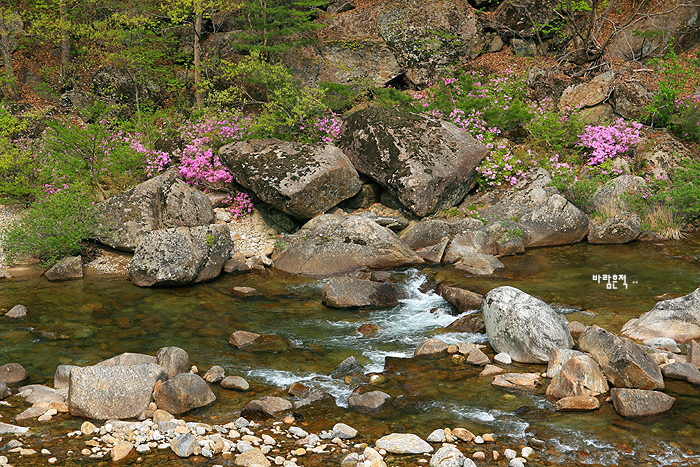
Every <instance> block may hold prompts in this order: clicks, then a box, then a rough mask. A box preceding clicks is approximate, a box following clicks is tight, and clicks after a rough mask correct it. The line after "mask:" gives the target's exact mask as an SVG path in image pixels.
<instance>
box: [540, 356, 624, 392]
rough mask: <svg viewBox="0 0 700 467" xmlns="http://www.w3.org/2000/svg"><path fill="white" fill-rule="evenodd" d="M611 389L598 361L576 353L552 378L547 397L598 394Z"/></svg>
mask: <svg viewBox="0 0 700 467" xmlns="http://www.w3.org/2000/svg"><path fill="white" fill-rule="evenodd" d="M609 389H610V388H609V387H608V381H607V380H606V379H605V375H603V372H602V371H601V370H600V367H599V366H598V364H597V363H596V361H595V360H593V359H592V358H591V357H589V356H588V355H575V356H573V357H571V358H570V359H569V360H567V361H566V363H564V365H562V367H561V371H560V372H559V373H557V374H556V375H555V376H554V377H553V378H552V381H551V383H550V384H549V386H548V387H547V397H551V398H554V399H562V398H564V397H572V396H598V395H600V394H604V393H606V392H608V390H609Z"/></svg>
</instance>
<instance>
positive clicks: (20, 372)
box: [0, 363, 29, 385]
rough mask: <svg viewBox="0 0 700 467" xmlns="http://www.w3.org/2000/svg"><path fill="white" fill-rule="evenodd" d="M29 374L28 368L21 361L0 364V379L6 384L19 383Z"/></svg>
mask: <svg viewBox="0 0 700 467" xmlns="http://www.w3.org/2000/svg"><path fill="white" fill-rule="evenodd" d="M28 376H29V375H28V374H27V370H25V369H24V367H23V366H22V365H20V364H19V363H6V364H4V365H2V366H0V381H2V382H3V383H5V384H9V385H13V384H19V383H21V382H22V381H24V380H25V379H27V377H28Z"/></svg>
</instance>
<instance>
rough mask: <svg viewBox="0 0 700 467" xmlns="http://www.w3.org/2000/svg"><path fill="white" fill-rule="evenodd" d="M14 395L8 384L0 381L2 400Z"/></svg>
mask: <svg viewBox="0 0 700 467" xmlns="http://www.w3.org/2000/svg"><path fill="white" fill-rule="evenodd" d="M11 395H12V391H10V388H8V387H7V384H5V383H3V382H2V381H0V400H1V399H5V398H8V397H10V396H11Z"/></svg>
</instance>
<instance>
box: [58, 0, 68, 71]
mask: <svg viewBox="0 0 700 467" xmlns="http://www.w3.org/2000/svg"><path fill="white" fill-rule="evenodd" d="M60 10H61V79H62V80H65V79H66V77H67V76H68V66H69V65H70V31H69V30H68V5H67V4H66V1H65V0H64V1H62V2H61V3H60Z"/></svg>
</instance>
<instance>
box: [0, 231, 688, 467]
mask: <svg viewBox="0 0 700 467" xmlns="http://www.w3.org/2000/svg"><path fill="white" fill-rule="evenodd" d="M501 261H502V262H503V263H504V264H505V265H506V270H505V271H503V272H501V273H499V274H497V275H494V276H491V277H473V276H470V275H468V274H466V273H463V272H460V271H458V270H455V269H453V268H450V267H444V266H435V267H426V268H423V269H409V270H400V271H395V272H394V278H395V280H397V281H399V282H400V283H401V284H403V287H405V289H406V290H407V292H408V294H409V298H408V299H406V300H403V301H402V302H401V303H400V304H399V305H398V306H396V307H393V308H390V309H379V310H369V311H348V310H335V309H331V308H327V307H325V306H324V305H322V304H321V293H320V289H321V286H322V285H323V281H319V280H315V279H310V278H300V277H293V276H289V275H285V274H281V273H278V272H275V271H272V272H269V273H266V274H251V275H244V276H222V277H220V278H219V279H217V280H216V281H214V282H212V283H208V284H201V285H197V286H192V287H186V288H176V289H148V288H138V287H135V286H133V285H132V284H131V283H130V282H129V281H128V279H127V278H125V277H111V278H110V277H89V278H86V279H84V280H80V281H73V282H67V283H58V284H52V283H49V282H48V281H46V280H45V279H44V278H37V277H21V276H20V277H16V278H14V279H11V280H4V281H1V282H0V308H7V309H9V308H11V307H12V306H14V305H16V304H18V303H22V304H24V305H26V306H27V308H28V309H29V315H28V316H27V318H25V319H24V320H10V319H8V318H5V317H0V321H1V323H0V364H4V363H8V362H18V363H21V364H22V365H23V366H24V367H25V368H26V369H27V371H28V372H29V374H30V379H29V381H28V382H27V384H30V383H32V384H33V383H38V384H47V385H49V386H52V382H53V375H54V372H55V369H56V366H58V365H60V364H74V365H90V364H94V363H96V362H98V361H100V360H103V359H106V358H109V357H112V356H114V355H117V354H119V353H122V352H140V353H148V354H151V355H154V354H155V352H156V351H157V350H158V349H159V348H160V347H164V346H178V347H182V348H183V349H185V350H187V352H188V353H189V355H190V360H191V362H192V363H193V364H195V365H197V366H198V367H199V369H200V373H201V374H203V372H204V371H206V370H207V369H208V368H209V367H210V366H212V365H220V366H222V367H223V368H224V369H225V370H226V374H227V375H239V376H243V377H245V378H246V379H247V380H248V381H249V382H250V383H251V390H250V391H247V392H245V393H238V392H236V391H227V390H224V389H221V388H219V387H218V385H215V387H214V388H213V389H214V391H215V393H216V395H217V401H216V402H215V403H214V404H212V405H211V406H209V407H206V408H203V409H200V410H197V411H195V412H192V413H189V414H186V415H185V417H184V418H185V419H187V420H198V421H206V422H208V423H226V422H228V421H233V420H235V418H237V416H238V412H240V410H241V408H242V407H243V406H244V405H245V404H246V403H247V402H248V401H249V400H251V399H255V398H260V397H262V396H265V395H270V394H275V393H277V392H278V391H279V389H280V388H284V387H286V386H287V385H289V384H291V383H293V382H297V381H300V382H303V383H304V384H306V385H307V386H312V387H316V388H319V389H322V390H324V391H327V392H329V393H331V394H332V395H333V396H334V398H335V400H336V403H337V405H338V406H339V407H338V408H318V409H312V411H311V412H310V413H308V414H305V419H304V420H305V421H304V423H305V426H307V427H308V428H305V429H311V430H319V431H320V430H322V429H330V428H331V427H332V426H333V424H334V423H336V422H338V421H343V422H345V423H348V424H350V425H351V426H355V427H356V428H357V429H358V430H359V431H360V434H361V435H362V437H363V439H365V440H368V441H371V440H374V439H376V438H377V437H379V436H381V435H384V434H388V433H390V432H411V433H416V434H418V435H419V436H421V437H423V438H425V437H427V435H428V434H430V432H432V431H433V430H434V429H437V428H444V427H456V426H464V427H466V428H468V429H470V430H471V431H473V432H474V433H487V432H490V433H494V434H496V436H497V438H498V440H499V442H500V443H501V444H502V445H505V446H518V445H526V444H527V445H532V440H533V438H534V439H536V440H542V441H544V444H543V445H540V447H539V451H538V452H539V455H538V461H536V462H534V463H532V462H531V463H530V465H624V466H636V465H649V466H652V465H700V394H699V390H698V388H697V387H694V386H691V385H689V384H687V383H685V382H679V381H673V380H667V388H666V391H665V392H667V393H668V394H670V395H671V396H673V397H675V398H676V402H675V404H674V407H673V409H672V411H671V412H670V413H668V414H664V415H662V416H658V417H653V418H645V419H639V420H635V419H629V420H628V419H624V418H622V417H620V416H619V415H617V413H616V412H615V411H614V409H613V408H612V404H610V403H609V402H603V403H602V407H601V409H599V410H597V411H594V412H588V413H558V412H554V410H553V404H552V403H551V402H550V401H548V400H547V399H546V398H545V396H544V392H545V389H546V386H547V382H545V384H543V386H542V387H541V388H539V389H538V390H537V391H536V392H508V391H503V390H499V389H495V388H492V387H491V384H490V383H491V380H492V378H478V376H477V375H478V373H479V372H480V369H479V368H476V367H471V366H470V365H467V364H463V365H455V364H453V363H452V361H451V359H450V358H449V357H445V358H440V359H411V358H408V357H411V356H412V354H413V350H414V349H415V347H416V346H417V345H418V344H419V343H421V342H422V341H423V340H425V339H426V338H428V337H438V338H440V339H442V340H444V341H445V342H447V343H456V342H460V341H467V342H474V343H484V342H487V338H486V335H484V334H469V333H455V332H449V331H448V330H447V329H445V327H446V326H447V325H448V324H450V323H451V322H452V321H454V320H455V319H456V318H457V317H458V316H460V315H459V313H457V312H456V311H455V309H454V308H453V307H452V306H451V305H449V304H448V303H447V302H446V301H444V300H443V299H442V298H441V297H440V296H438V295H436V294H435V293H434V292H433V289H434V286H435V284H436V283H437V282H439V281H446V282H447V283H448V284H449V285H453V286H457V287H464V288H468V289H470V290H473V291H475V292H479V293H482V294H485V293H487V292H488V291H489V290H491V289H492V288H494V287H498V286H501V285H511V286H513V287H517V288H519V289H521V290H523V291H525V292H527V293H529V294H532V295H535V296H537V297H538V298H541V299H542V300H544V301H545V302H547V303H549V304H552V305H553V306H554V307H555V309H557V310H558V311H560V312H562V313H565V314H566V316H567V318H568V319H569V320H570V321H571V320H578V321H580V322H582V323H584V324H586V325H590V324H597V325H599V326H601V327H604V328H606V329H608V330H611V331H614V332H616V333H619V331H620V329H621V327H622V325H623V324H624V323H625V322H627V321H628V320H629V319H631V318H636V317H638V316H639V315H640V314H642V313H644V312H646V311H648V310H649V309H651V307H653V305H654V304H655V303H656V299H655V297H658V296H661V295H663V294H670V295H671V296H674V297H675V296H680V295H685V294H688V293H690V292H692V291H693V290H695V289H696V288H697V287H698V286H700V236H698V235H694V236H691V237H689V238H687V239H685V240H684V241H682V242H664V243H633V244H629V245H612V246H599V245H589V244H587V243H582V244H578V245H573V246H566V247H552V248H541V249H532V250H528V251H527V252H526V253H525V254H522V255H518V256H513V257H506V258H501ZM598 275H600V276H603V275H610V276H612V275H616V276H622V275H624V276H625V281H626V284H627V285H626V286H625V285H624V284H623V281H622V280H620V278H619V277H618V281H617V283H616V284H614V286H613V285H611V286H608V285H607V282H606V281H604V280H600V281H597V280H594V279H593V276H598ZM235 286H246V287H254V288H256V289H257V290H258V291H260V292H261V294H260V295H258V296H255V297H248V298H238V297H236V296H235V295H234V294H233V293H232V292H231V288H232V287H235ZM613 287H617V288H613ZM363 324H375V325H377V326H378V332H377V333H376V335H374V336H371V337H365V336H362V335H361V334H360V333H359V332H357V329H358V328H359V327H360V326H361V325H363ZM235 330H246V331H251V332H258V333H261V334H278V335H280V336H282V337H284V338H286V339H288V340H289V341H291V342H292V344H293V349H292V350H290V351H288V352H283V353H246V352H242V351H238V350H236V349H234V348H233V347H232V346H230V345H229V344H228V338H229V336H230V334H231V333H232V332H233V331H235ZM487 353H488V354H489V356H491V357H493V352H492V351H491V350H490V349H487ZM351 355H354V356H355V357H356V358H357V359H358V360H359V361H360V362H361V363H362V364H363V365H364V366H365V368H366V369H367V372H374V373H382V372H383V374H384V376H385V377H386V379H385V381H384V382H382V383H380V384H378V385H377V386H376V388H375V389H378V390H382V391H384V392H387V393H389V394H390V395H391V396H392V397H394V398H396V397H397V396H400V395H403V396H404V397H403V401H404V402H405V403H402V404H399V405H398V407H397V408H392V409H390V410H389V411H387V412H384V413H382V414H381V415H380V416H368V415H361V414H356V413H353V412H349V411H347V410H346V409H345V408H344V407H346V406H347V398H348V397H349V395H350V394H351V392H352V390H353V389H354V387H353V386H352V385H348V384H345V382H344V381H340V380H334V379H332V378H330V377H329V376H328V374H329V373H330V372H331V371H332V370H333V369H334V368H335V367H336V366H337V365H338V363H340V362H341V361H342V360H343V359H345V358H346V357H348V356H351ZM507 370H508V371H513V372H526V371H528V372H529V371H537V372H542V371H545V367H544V366H536V365H520V364H513V365H510V367H509V368H507ZM13 407H14V408H13V409H8V410H7V411H3V407H0V413H4V414H5V415H4V418H3V421H5V422H11V417H12V416H13V414H16V413H18V412H19V411H21V410H24V408H26V407H27V406H26V405H25V404H21V403H17V402H16V400H15V401H14V402H13ZM13 410H14V411H13ZM80 423H82V420H78V419H74V418H71V417H69V416H66V415H63V416H60V417H58V421H57V422H49V423H48V424H47V423H43V424H42V423H39V422H36V423H35V422H30V423H29V425H31V426H34V427H37V428H35V429H36V430H38V431H39V433H40V436H42V437H43V438H44V439H45V440H46V443H48V444H49V445H51V444H52V443H53V444H54V445H60V444H61V442H62V441H61V439H62V438H61V437H62V436H64V435H65V433H66V432H68V431H71V430H74V429H78V428H79V426H80ZM22 424H25V423H22ZM6 441H7V440H5V442H0V454H2V450H3V449H4V445H5V444H6ZM170 454H171V456H170V457H168V459H170V460H168V461H165V460H164V459H163V457H160V461H158V462H156V463H151V461H149V460H148V458H146V460H145V464H144V465H165V464H168V463H170V465H190V464H189V462H190V461H183V460H179V459H177V460H172V459H171V458H172V453H170ZM42 462H43V461H42V460H38V459H30V458H26V459H23V460H20V461H18V462H13V464H14V465H17V466H20V465H43V464H42ZM96 462H97V461H96ZM154 462H155V461H154ZM201 463H204V464H207V463H211V464H217V463H221V460H220V459H219V460H216V459H215V460H214V461H211V462H210V461H202V462H199V463H198V464H201ZM399 463H400V461H397V462H394V464H396V465H399ZM338 464H339V463H338ZM390 465H392V464H391V463H390ZM411 465H413V464H411Z"/></svg>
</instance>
